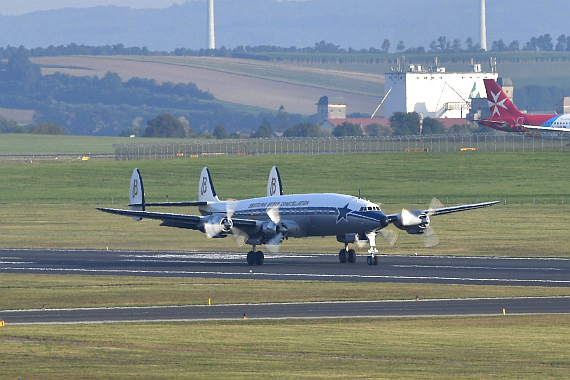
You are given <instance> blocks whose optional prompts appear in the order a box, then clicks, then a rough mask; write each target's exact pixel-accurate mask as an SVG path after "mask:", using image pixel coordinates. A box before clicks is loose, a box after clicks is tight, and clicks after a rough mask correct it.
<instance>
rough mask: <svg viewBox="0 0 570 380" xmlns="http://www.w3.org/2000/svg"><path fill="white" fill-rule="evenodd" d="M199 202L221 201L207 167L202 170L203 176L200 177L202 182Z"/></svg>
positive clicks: (199, 187) (199, 185) (199, 190)
mask: <svg viewBox="0 0 570 380" xmlns="http://www.w3.org/2000/svg"><path fill="white" fill-rule="evenodd" d="M198 200H199V201H200V202H219V201H220V200H219V199H218V196H217V195H216V190H215V189H214V183H213V182H212V177H211V176H210V171H209V170H208V168H207V167H204V169H202V174H201V175H200V182H199V183H198Z"/></svg>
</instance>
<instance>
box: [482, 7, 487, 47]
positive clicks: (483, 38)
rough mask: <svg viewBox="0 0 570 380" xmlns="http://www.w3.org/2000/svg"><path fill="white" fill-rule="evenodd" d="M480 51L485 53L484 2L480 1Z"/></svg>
mask: <svg viewBox="0 0 570 380" xmlns="http://www.w3.org/2000/svg"><path fill="white" fill-rule="evenodd" d="M481 49H483V50H485V51H487V24H486V21H485V0H481Z"/></svg>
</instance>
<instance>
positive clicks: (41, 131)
mask: <svg viewBox="0 0 570 380" xmlns="http://www.w3.org/2000/svg"><path fill="white" fill-rule="evenodd" d="M21 132H22V133H31V134H36V135H67V131H66V130H65V129H64V128H63V127H62V126H60V125H57V124H54V123H38V124H32V125H30V126H28V127H25V128H22V130H21Z"/></svg>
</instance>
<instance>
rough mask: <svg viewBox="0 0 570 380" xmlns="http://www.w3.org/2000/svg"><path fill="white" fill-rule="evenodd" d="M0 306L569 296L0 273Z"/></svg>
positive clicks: (555, 290) (554, 291) (534, 290)
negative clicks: (0, 296) (0, 298)
mask: <svg viewBox="0 0 570 380" xmlns="http://www.w3.org/2000/svg"><path fill="white" fill-rule="evenodd" d="M0 280H1V281H0V294H2V301H1V302H0V310H21V309H38V308H41V307H45V308H46V309H59V308H76V307H79V308H84V307H121V306H155V305H161V306H178V305H206V304H207V303H208V299H210V300H211V302H212V304H215V305H220V304H235V303H243V304H251V303H283V302H323V301H377V300H413V299H415V298H416V296H419V297H420V298H421V299H422V300H425V299H443V298H446V299H451V298H501V297H507V298H508V297H555V296H570V289H569V288H564V287H540V286H537V287H528V286H475V285H440V284H400V283H398V284H396V283H370V282H364V283H361V282H359V283H357V282H337V281H334V282H326V281H269V280H229V279H206V278H171V277H165V278H156V277H138V276H137V277H132V276H82V275H37V274H20V273H18V274H9V273H3V274H0Z"/></svg>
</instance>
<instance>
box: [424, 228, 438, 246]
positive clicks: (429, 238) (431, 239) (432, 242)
mask: <svg viewBox="0 0 570 380" xmlns="http://www.w3.org/2000/svg"><path fill="white" fill-rule="evenodd" d="M424 237H425V247H426V248H430V247H433V246H436V245H437V244H438V243H439V238H438V237H437V235H436V234H435V231H434V230H433V228H432V227H431V226H427V227H426V230H425V231H424Z"/></svg>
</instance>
